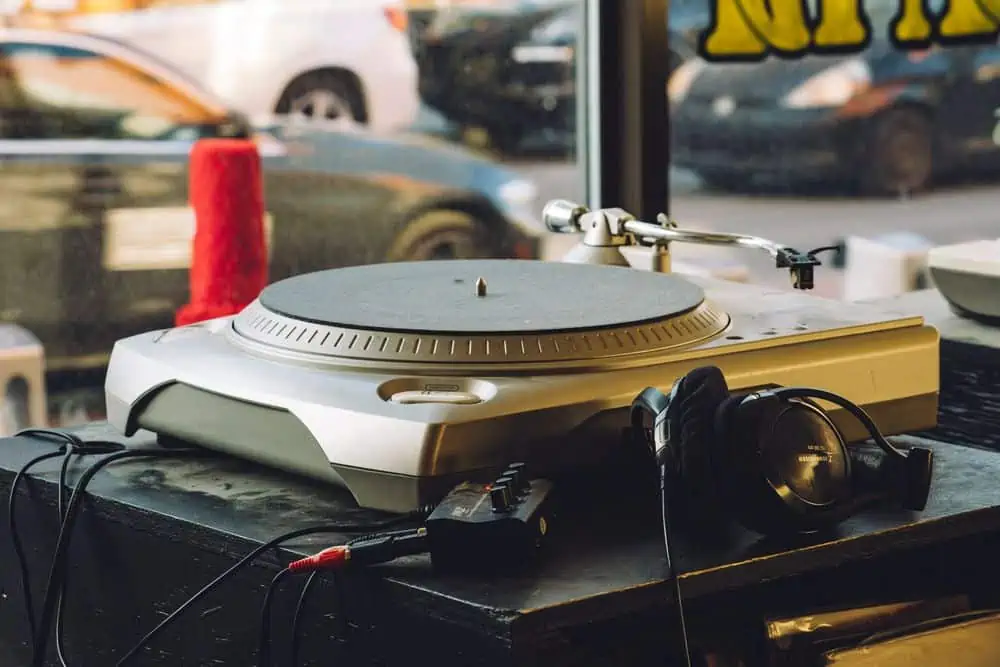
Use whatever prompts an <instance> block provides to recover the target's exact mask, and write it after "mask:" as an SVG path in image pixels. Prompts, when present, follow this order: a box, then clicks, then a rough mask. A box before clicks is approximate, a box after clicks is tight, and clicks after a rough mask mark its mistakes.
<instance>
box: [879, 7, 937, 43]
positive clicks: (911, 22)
mask: <svg viewBox="0 0 1000 667" xmlns="http://www.w3.org/2000/svg"><path fill="white" fill-rule="evenodd" d="M933 34H934V26H933V25H932V24H931V21H930V19H929V18H927V7H926V3H925V0H899V11H898V12H897V13H896V17H895V18H894V19H892V22H891V23H890V24H889V38H890V39H891V40H892V42H893V44H895V45H896V46H899V47H902V48H913V47H918V48H926V47H927V46H928V45H929V44H930V41H931V36H932V35H933Z"/></svg>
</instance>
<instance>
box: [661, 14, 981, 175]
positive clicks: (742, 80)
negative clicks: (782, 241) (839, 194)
mask: <svg viewBox="0 0 1000 667" xmlns="http://www.w3.org/2000/svg"><path fill="white" fill-rule="evenodd" d="M865 7H866V9H867V10H868V13H869V17H870V19H871V21H872V28H873V42H872V46H871V47H869V48H868V49H867V50H866V51H865V52H864V53H863V54H860V55H856V56H840V57H834V56H813V57H806V58H803V59H801V60H791V61H790V60H781V59H777V58H770V59H768V60H766V61H764V62H761V63H754V64H749V63H748V64H726V65H721V64H706V63H704V62H702V61H699V60H693V61H690V62H689V63H687V64H685V65H684V66H682V67H681V68H680V69H679V70H677V72H676V73H675V74H674V76H673V77H672V79H671V82H670V94H671V98H672V99H671V108H672V115H671V131H672V140H673V142H672V154H671V157H672V160H673V163H674V164H675V165H676V166H678V167H684V168H688V169H691V170H693V171H695V172H696V173H697V174H698V175H700V176H701V177H702V178H703V179H704V180H705V181H707V182H708V183H710V184H713V185H716V186H718V187H722V188H732V187H735V186H740V185H742V184H744V183H746V182H748V181H750V180H754V179H756V180H767V181H781V182H784V183H791V184H796V183H800V182H804V181H826V182H830V181H840V182H842V183H847V182H851V183H853V184H857V185H859V186H861V187H862V188H863V189H864V190H866V191H868V192H870V193H879V194H899V193H901V192H902V193H905V192H915V191H919V190H921V189H923V188H926V187H928V186H929V185H930V184H931V183H932V180H933V179H934V178H935V177H936V176H938V175H941V174H944V173H946V172H949V171H952V170H954V169H955V168H956V167H959V166H960V167H963V168H966V167H972V168H991V167H997V166H1000V147H998V143H997V141H998V140H1000V132H998V131H997V122H998V115H997V114H998V108H1000V46H997V45H988V46H971V45H970V46H961V47H958V46H954V47H948V48H932V49H928V50H924V51H916V52H907V51H900V50H898V49H894V48H893V47H892V45H891V44H890V43H889V42H888V40H887V38H886V35H887V34H888V30H887V28H888V24H889V21H890V20H891V18H892V17H893V16H894V14H895V12H896V10H897V5H896V3H894V2H884V1H883V2H873V3H866V5H865Z"/></svg>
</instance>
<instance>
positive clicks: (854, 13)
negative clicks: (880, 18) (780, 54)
mask: <svg viewBox="0 0 1000 667" xmlns="http://www.w3.org/2000/svg"><path fill="white" fill-rule="evenodd" d="M817 19H818V21H817V24H816V29H815V30H814V31H813V48H814V50H816V51H819V52H821V53H843V52H844V51H857V50H859V49H862V48H864V47H865V46H868V43H869V42H870V41H871V33H872V29H871V25H870V24H869V22H868V16H867V14H865V10H864V7H863V5H862V0H821V1H820V3H819V11H818V15H817Z"/></svg>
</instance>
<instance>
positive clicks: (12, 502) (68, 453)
mask: <svg viewBox="0 0 1000 667" xmlns="http://www.w3.org/2000/svg"><path fill="white" fill-rule="evenodd" d="M20 436H25V437H35V438H41V439H46V440H56V441H59V442H60V443H61V444H60V447H59V449H58V450H56V451H54V452H47V453H45V454H41V455H39V456H36V457H34V458H32V459H31V460H29V461H28V462H27V463H25V464H24V465H23V466H21V468H20V469H19V470H18V471H17V472H16V473H15V475H14V479H13V480H12V481H11V486H10V495H9V497H8V500H7V526H8V530H9V531H10V539H11V544H12V546H13V548H14V554H15V557H16V560H17V564H18V570H19V577H20V585H21V591H22V596H23V599H24V607H25V617H26V618H27V621H28V634H29V639H30V641H31V643H32V646H34V643H35V641H36V638H37V635H38V632H37V625H36V623H37V621H36V618H35V609H34V603H33V597H32V593H31V583H30V582H31V578H30V574H29V572H28V561H27V556H26V554H25V553H24V545H23V543H22V541H21V535H20V531H19V530H18V526H17V510H16V505H17V502H16V501H17V492H18V489H19V488H20V486H21V484H23V483H24V482H25V481H26V480H27V479H28V477H27V475H28V473H29V472H30V470H31V469H32V468H34V467H35V466H36V465H38V464H40V463H42V462H43V461H47V460H49V459H54V458H58V457H60V456H61V457H63V461H62V465H61V466H60V470H59V481H58V493H57V500H56V505H57V510H58V516H59V521H60V523H61V522H62V519H63V517H64V515H65V512H66V494H67V492H68V488H69V486H68V483H67V477H68V472H69V464H70V461H71V460H72V458H73V456H74V455H89V454H106V453H110V452H111V451H115V450H116V449H123V446H122V445H120V444H119V443H110V442H103V441H102V442H96V441H95V442H89V443H85V442H84V441H83V440H81V439H80V438H79V437H78V436H76V435H74V434H72V433H68V432H65V431H58V430H54V429H44V428H29V429H24V430H21V431H19V432H18V433H17V434H15V437H20ZM63 607H64V605H63V603H62V596H60V602H59V605H58V610H57V615H56V649H57V652H58V654H59V662H60V664H61V665H62V666H63V667H67V661H66V657H65V648H64V646H63V641H62V635H61V626H62V619H61V615H62V611H63Z"/></svg>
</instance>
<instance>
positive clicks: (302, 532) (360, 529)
mask: <svg viewBox="0 0 1000 667" xmlns="http://www.w3.org/2000/svg"><path fill="white" fill-rule="evenodd" d="M426 514H427V511H426V509H425V510H420V511H418V512H412V513H409V514H402V515H398V516H393V517H389V518H387V519H383V520H381V521H378V520H375V521H364V522H350V521H345V522H340V523H328V524H323V525H319V526H310V527H306V528H299V529H298V530H293V531H291V532H288V533H285V534H284V535H279V536H277V537H275V538H273V539H271V540H268V541H267V542H265V543H263V544H261V545H260V546H258V547H256V548H254V549H253V550H252V551H251V552H250V553H248V554H247V555H246V556H244V557H243V558H241V559H240V560H239V561H237V562H236V563H235V564H234V565H232V566H231V567H230V568H229V569H228V570H226V571H225V572H223V573H222V574H220V575H219V576H217V577H216V578H215V579H213V580H212V581H210V582H209V583H208V584H206V585H205V586H204V587H203V588H202V589H201V590H199V591H198V592H197V593H195V594H194V595H192V596H191V597H190V598H188V599H187V600H186V601H185V602H184V603H183V604H181V605H180V606H179V607H177V608H176V609H174V610H173V611H172V612H170V614H169V615H167V617H166V618H164V619H163V620H162V621H160V622H159V623H158V624H157V625H156V627H154V628H153V629H152V630H150V631H149V632H147V633H146V635H145V636H143V637H142V639H140V640H139V641H138V642H137V643H136V644H135V645H134V646H133V647H132V648H131V649H129V650H128V652H126V653H125V655H124V656H122V658H121V659H119V660H118V662H117V663H115V665H116V667H124V665H125V664H127V663H128V662H129V661H130V660H131V659H132V658H134V657H135V656H136V655H137V654H138V653H139V652H140V651H141V650H142V649H143V648H145V647H146V646H147V645H148V644H149V643H150V642H151V641H153V639H155V638H156V637H157V636H158V635H159V634H160V633H161V632H163V631H164V630H165V629H166V628H167V627H168V626H169V625H170V624H172V623H173V622H174V621H175V620H177V618H178V617H179V616H180V615H181V614H183V613H184V612H185V611H187V610H188V609H190V608H191V607H192V606H193V605H194V604H195V603H197V602H198V601H199V600H201V599H202V598H203V597H205V596H206V595H208V594H209V593H211V592H212V591H213V590H215V589H216V588H218V587H219V586H220V585H221V584H222V583H224V582H225V581H226V580H228V579H229V578H231V577H232V576H233V575H235V574H236V573H237V572H239V571H241V570H243V569H244V568H246V567H247V566H249V565H250V564H251V563H252V562H253V561H255V560H256V559H257V558H258V557H260V555H261V554H263V553H264V552H265V551H268V550H269V549H273V548H275V547H279V546H281V545H282V544H284V543H285V542H290V541H292V540H294V539H298V538H300V537H305V536H307V535H321V534H328V535H330V534H343V533H367V532H370V531H373V530H380V529H384V528H391V527H393V526H398V525H400V524H405V523H411V522H414V521H418V520H420V519H423V518H424V517H425V516H426Z"/></svg>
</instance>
